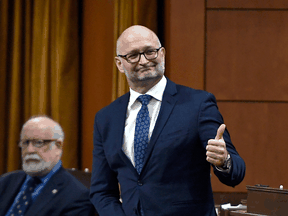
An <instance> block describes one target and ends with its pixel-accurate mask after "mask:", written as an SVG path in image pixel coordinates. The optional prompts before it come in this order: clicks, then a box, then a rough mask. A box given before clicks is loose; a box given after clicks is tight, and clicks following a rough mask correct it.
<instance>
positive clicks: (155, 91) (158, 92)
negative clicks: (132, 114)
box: [128, 76, 167, 107]
mask: <svg viewBox="0 0 288 216" xmlns="http://www.w3.org/2000/svg"><path fill="white" fill-rule="evenodd" d="M166 84H167V79H166V77H165V76H163V77H162V78H161V80H160V81H159V82H158V83H157V84H156V85H155V86H153V87H152V88H151V89H149V91H147V92H146V93H145V94H148V95H151V96H152V97H153V98H155V99H156V100H158V101H162V98H163V93H164V90H165V87H166ZM140 95H143V94H140V93H138V92H136V91H134V90H132V89H131V88H130V99H129V104H128V107H131V106H132V105H133V104H134V102H135V101H136V100H137V98H138V97H139V96H140Z"/></svg>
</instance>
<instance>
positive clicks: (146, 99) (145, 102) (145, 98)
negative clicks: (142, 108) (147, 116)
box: [137, 94, 152, 106]
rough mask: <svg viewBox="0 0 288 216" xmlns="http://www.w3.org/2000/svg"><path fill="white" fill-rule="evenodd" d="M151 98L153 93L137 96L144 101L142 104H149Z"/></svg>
mask: <svg viewBox="0 0 288 216" xmlns="http://www.w3.org/2000/svg"><path fill="white" fill-rule="evenodd" d="M151 98H152V96H151V95H147V94H145V95H140V96H139V97H138V98H137V100H139V101H140V102H141V103H142V105H146V106H147V105H148V103H149V101H150V100H151Z"/></svg>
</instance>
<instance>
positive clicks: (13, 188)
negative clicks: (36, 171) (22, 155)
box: [0, 171, 26, 215]
mask: <svg viewBox="0 0 288 216" xmlns="http://www.w3.org/2000/svg"><path fill="white" fill-rule="evenodd" d="M25 178H26V174H25V173H24V171H20V172H19V176H18V175H17V177H16V178H13V179H12V180H11V181H9V183H7V184H5V185H1V190H0V191H3V190H4V189H2V187H8V188H9V193H7V192H6V193H5V196H1V194H0V207H1V210H0V215H2V214H3V215H5V214H6V213H7V211H8V210H9V208H10V207H11V205H12V204H13V202H14V199H15V198H16V196H17V194H18V193H19V192H20V188H21V186H22V184H23V183H24V181H25ZM1 193H2V192H1ZM2 210H3V211H2Z"/></svg>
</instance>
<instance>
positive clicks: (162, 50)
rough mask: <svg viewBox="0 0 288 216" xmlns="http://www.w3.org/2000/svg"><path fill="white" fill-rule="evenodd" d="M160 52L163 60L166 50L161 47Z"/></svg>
mask: <svg viewBox="0 0 288 216" xmlns="http://www.w3.org/2000/svg"><path fill="white" fill-rule="evenodd" d="M160 52H161V54H162V56H163V58H164V59H165V55H166V50H165V48H164V47H162V48H161V50H160Z"/></svg>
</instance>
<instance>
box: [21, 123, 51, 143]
mask: <svg viewBox="0 0 288 216" xmlns="http://www.w3.org/2000/svg"><path fill="white" fill-rule="evenodd" d="M21 137H31V138H42V139H43V138H46V139H49V138H50V139H51V138H52V137H53V129H52V128H51V126H50V125H46V124H44V123H43V122H35V121H34V122H28V123H27V124H25V125H24V127H23V130H22V132H21Z"/></svg>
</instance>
